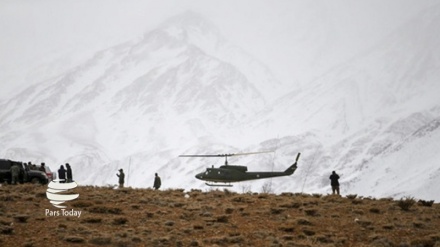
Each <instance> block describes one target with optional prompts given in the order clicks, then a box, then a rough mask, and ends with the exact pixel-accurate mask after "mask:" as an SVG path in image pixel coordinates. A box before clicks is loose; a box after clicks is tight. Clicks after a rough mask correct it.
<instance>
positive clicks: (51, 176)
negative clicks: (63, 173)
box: [37, 165, 57, 182]
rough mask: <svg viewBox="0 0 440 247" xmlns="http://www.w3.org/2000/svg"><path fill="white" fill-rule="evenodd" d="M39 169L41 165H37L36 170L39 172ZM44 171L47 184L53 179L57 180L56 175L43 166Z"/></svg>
mask: <svg viewBox="0 0 440 247" xmlns="http://www.w3.org/2000/svg"><path fill="white" fill-rule="evenodd" d="M40 168H41V165H38V166H37V170H40ZM44 169H45V170H46V175H47V178H48V179H49V182H50V181H53V180H54V179H56V178H57V174H56V173H54V172H53V171H52V170H50V167H49V166H44Z"/></svg>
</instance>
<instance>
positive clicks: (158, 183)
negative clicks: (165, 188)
mask: <svg viewBox="0 0 440 247" xmlns="http://www.w3.org/2000/svg"><path fill="white" fill-rule="evenodd" d="M116 176H117V177H118V178H119V181H118V182H119V188H123V187H124V183H125V173H124V170H123V169H122V168H121V169H119V174H116ZM161 185H162V181H161V179H160V177H159V175H157V173H155V174H154V184H153V188H154V189H155V190H158V189H159V188H160V186H161Z"/></svg>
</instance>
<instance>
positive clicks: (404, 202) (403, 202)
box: [397, 197, 416, 211]
mask: <svg viewBox="0 0 440 247" xmlns="http://www.w3.org/2000/svg"><path fill="white" fill-rule="evenodd" d="M415 203H416V201H415V200H414V198H413V197H405V198H402V199H400V201H398V202H397V206H399V207H400V208H401V209H402V210H404V211H409V209H410V208H411V207H412V206H413V205H414V204H415Z"/></svg>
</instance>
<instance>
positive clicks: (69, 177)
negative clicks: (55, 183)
mask: <svg viewBox="0 0 440 247" xmlns="http://www.w3.org/2000/svg"><path fill="white" fill-rule="evenodd" d="M66 167H67V170H66V173H67V182H68V183H71V182H73V178H72V168H71V167H70V165H69V163H66Z"/></svg>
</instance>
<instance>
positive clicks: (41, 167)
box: [40, 162, 46, 173]
mask: <svg viewBox="0 0 440 247" xmlns="http://www.w3.org/2000/svg"><path fill="white" fill-rule="evenodd" d="M45 165H46V164H44V162H43V163H41V166H40V171H42V172H44V173H46V168H45Z"/></svg>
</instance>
